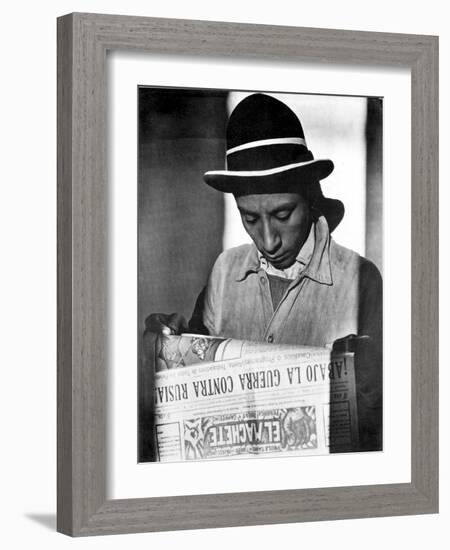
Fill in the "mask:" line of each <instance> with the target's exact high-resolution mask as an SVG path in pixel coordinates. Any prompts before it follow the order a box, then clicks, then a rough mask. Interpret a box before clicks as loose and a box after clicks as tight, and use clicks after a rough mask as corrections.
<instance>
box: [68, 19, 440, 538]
mask: <svg viewBox="0 0 450 550" xmlns="http://www.w3.org/2000/svg"><path fill="white" fill-rule="evenodd" d="M437 47H438V41H437V38H436V37H431V36H415V35H400V34H398V35H396V34H383V33H365V32H350V31H338V30H324V29H305V28H294V27H271V26H261V25H244V24H229V23H212V22H202V21H185V20H168V19H151V18H140V17H123V16H109V15H94V14H70V15H67V16H64V17H62V18H60V19H59V20H58V311H59V321H58V530H59V531H61V532H63V533H66V534H70V535H72V536H83V535H93V534H111V533H125V532H139V531H158V530H178V529H189V528H203V527H205V528H206V527H222V526H236V525H256V524H265V523H287V522H298V521H317V520H326V519H339V518H358V517H370V516H387V515H401V514H421V513H433V512H437V507H438V488H437V487H438V484H437V481H438V467H437V460H438V453H437V448H438V435H437V423H438V422H437V421H438V417H437V415H438V405H437V384H438V365H437V322H438V321H437V319H438V318H437V273H438V271H437V241H438V239H437V230H438V229H437V227H438V226H437V159H438V152H437V151H438V149H437V136H438V122H437V121H438V118H437V114H438V110H437V96H438V88H437V86H438V84H437V83H438V76H437V66H438V63H437V59H438V53H437ZM186 52H189V53H186ZM412 404H414V406H412ZM330 471H333V472H334V473H333V475H332V476H330V473H329V472H330ZM324 472H327V473H326V475H325V474H324Z"/></svg>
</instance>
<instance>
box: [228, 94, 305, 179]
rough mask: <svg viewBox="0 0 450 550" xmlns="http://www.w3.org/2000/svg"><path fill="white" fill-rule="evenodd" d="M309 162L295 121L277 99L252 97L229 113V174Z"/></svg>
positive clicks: (297, 121) (285, 106) (292, 114)
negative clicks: (237, 171)
mask: <svg viewBox="0 0 450 550" xmlns="http://www.w3.org/2000/svg"><path fill="white" fill-rule="evenodd" d="M312 159H313V156H312V154H311V152H310V151H309V150H308V148H307V146H306V142H305V136H304V133H303V128H302V125H301V124H300V121H299V119H298V117H297V116H296V114H295V113H294V112H293V111H292V110H291V109H290V108H289V107H288V106H287V105H285V104H284V103H282V102H281V101H279V100H278V99H275V98H274V97H272V96H268V95H265V94H253V95H250V96H248V97H246V98H245V99H243V100H242V101H241V102H240V103H239V105H238V106H237V107H236V108H235V109H234V111H233V112H232V113H231V116H230V119H229V121H228V127H227V167H228V169H229V170H241V171H248V170H270V169H273V168H278V167H280V166H288V165H290V164H294V163H297V162H307V161H310V160H312Z"/></svg>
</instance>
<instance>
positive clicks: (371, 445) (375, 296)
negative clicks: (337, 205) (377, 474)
mask: <svg viewBox="0 0 450 550" xmlns="http://www.w3.org/2000/svg"><path fill="white" fill-rule="evenodd" d="M359 287H360V292H359V313H358V333H359V334H360V335H366V336H370V341H369V342H368V343H367V345H366V346H363V347H361V349H360V352H359V353H358V364H357V365H356V366H357V369H356V386H357V395H358V414H359V423H360V440H361V450H380V449H381V448H382V435H383V425H382V405H383V281H382V278H381V274H380V272H379V271H378V269H377V268H376V266H375V265H374V264H373V263H372V262H370V261H368V260H365V259H362V261H361V266H360V279H359Z"/></svg>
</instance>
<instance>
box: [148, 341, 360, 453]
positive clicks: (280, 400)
mask: <svg viewBox="0 0 450 550" xmlns="http://www.w3.org/2000/svg"><path fill="white" fill-rule="evenodd" d="M353 359H354V358H353V354H352V353H344V354H339V355H336V354H335V353H333V352H332V351H331V350H329V349H326V348H312V347H302V346H287V345H274V344H261V343H253V342H247V341H240V340H231V339H222V338H216V337H208V336H199V335H182V336H167V337H163V340H162V346H161V351H160V354H159V360H160V368H163V369H165V370H159V371H158V372H157V373H156V377H155V388H154V392H155V393H154V398H155V438H156V442H155V443H156V449H157V457H158V458H157V459H158V460H159V461H161V462H171V461H188V460H201V459H209V460H213V459H221V458H226V457H234V458H244V457H249V456H252V457H254V456H257V457H260V456H268V455H271V456H275V455H280V454H283V455H317V454H328V453H329V452H338V451H341V452H342V451H352V450H357V448H358V419H357V408H356V397H355V376H354V361H353Z"/></svg>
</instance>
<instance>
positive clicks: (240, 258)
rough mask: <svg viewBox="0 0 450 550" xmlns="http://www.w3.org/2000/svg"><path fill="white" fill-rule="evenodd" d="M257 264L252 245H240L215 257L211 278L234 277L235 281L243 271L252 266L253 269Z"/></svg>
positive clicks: (256, 256)
mask: <svg viewBox="0 0 450 550" xmlns="http://www.w3.org/2000/svg"><path fill="white" fill-rule="evenodd" d="M257 262H258V255H257V251H256V248H255V246H254V245H252V244H242V245H240V246H235V247H233V248H228V249H227V250H224V251H223V252H222V253H221V254H219V256H218V257H217V259H216V261H215V263H214V266H213V269H212V272H211V276H212V277H215V278H217V277H220V278H224V277H234V278H235V279H237V278H239V276H240V274H241V273H242V272H243V271H245V270H246V269H248V268H251V267H252V266H253V267H254V266H255V265H256V263H257Z"/></svg>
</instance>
